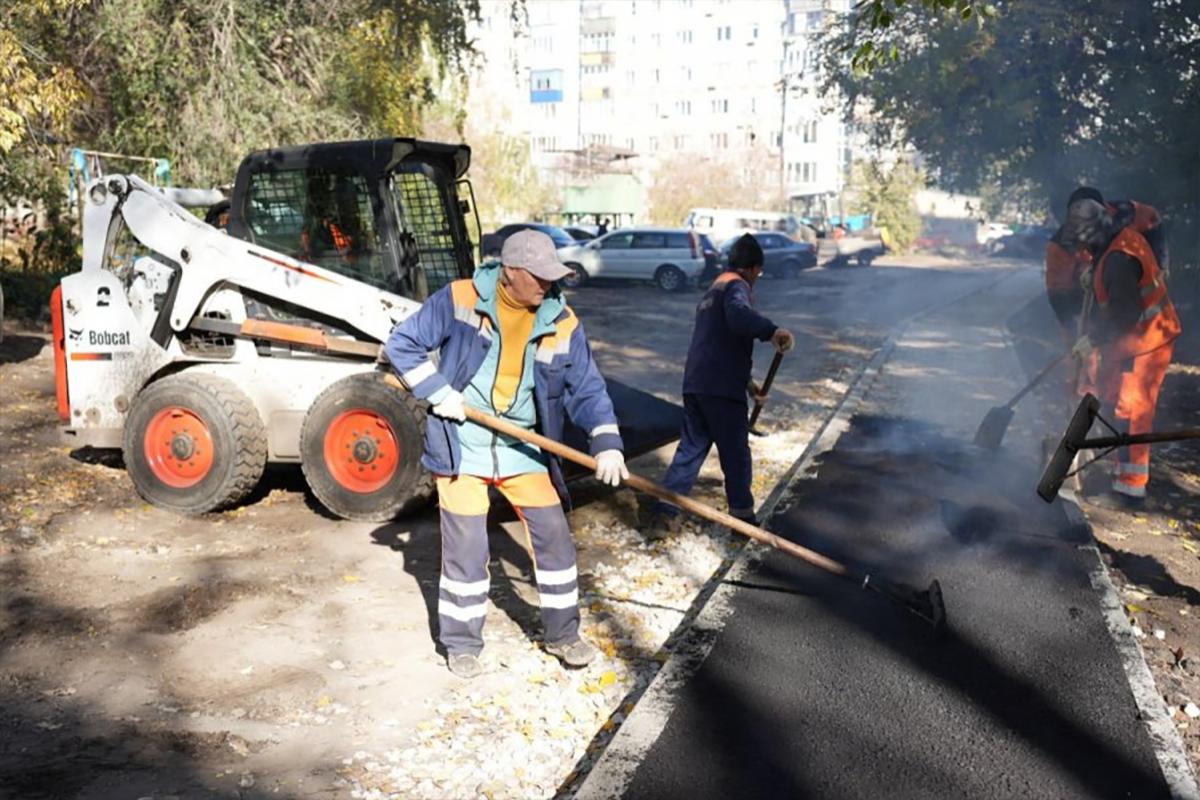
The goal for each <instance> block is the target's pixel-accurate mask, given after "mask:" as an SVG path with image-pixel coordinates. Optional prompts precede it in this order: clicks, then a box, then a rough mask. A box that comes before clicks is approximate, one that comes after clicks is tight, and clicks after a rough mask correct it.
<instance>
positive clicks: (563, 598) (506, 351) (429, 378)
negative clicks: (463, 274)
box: [384, 231, 629, 678]
mask: <svg viewBox="0 0 1200 800" xmlns="http://www.w3.org/2000/svg"><path fill="white" fill-rule="evenodd" d="M500 260H501V263H500V264H496V263H490V264H484V265H483V266H481V267H480V268H479V269H478V270H476V272H475V276H474V278H471V279H468V280H458V281H454V282H453V283H451V284H449V285H447V286H445V287H443V288H442V289H440V290H439V291H437V292H436V293H435V294H434V295H433V296H432V297H430V298H429V300H428V301H426V302H425V304H424V305H422V306H421V310H420V311H418V312H417V313H416V314H414V315H413V316H411V317H409V318H408V319H406V320H405V321H404V322H402V323H401V324H400V325H398V326H396V328H395V330H393V331H392V335H391V337H390V338H389V339H388V342H387V345H386V347H385V348H384V352H385V354H386V355H387V358H388V360H389V361H390V362H391V364H392V366H393V367H394V368H395V370H396V372H397V373H398V374H399V375H400V380H401V382H403V383H404V385H405V386H407V387H408V388H409V390H411V391H412V393H413V394H414V395H415V396H416V397H417V398H419V399H421V400H427V401H429V402H430V403H431V404H432V408H431V409H430V416H429V418H428V421H427V423H426V427H425V454H424V456H422V458H421V463H422V464H423V465H424V466H425V467H426V469H428V470H429V471H430V472H432V473H433V474H434V476H435V477H436V480H437V491H438V506H439V508H440V510H441V526H442V572H441V578H440V580H439V581H438V639H439V641H440V642H441V644H442V646H443V647H445V648H446V665H447V666H448V667H449V669H450V671H451V672H452V673H454V674H455V675H457V676H459V677H462V678H473V677H475V676H477V675H479V674H480V673H481V672H482V666H481V664H480V662H479V653H480V651H481V650H482V649H483V623H484V617H485V615H486V612H487V597H488V591H489V588H490V581H489V576H488V537H487V515H488V507H489V505H490V501H489V496H488V492H489V489H492V488H494V489H496V490H497V491H499V492H500V493H501V494H502V495H504V497H505V499H507V500H508V501H509V503H510V504H511V505H512V506H513V507H514V509H516V512H517V516H518V517H519V518H520V520H521V523H522V524H523V525H524V527H525V535H526V543H527V545H528V547H529V550H530V554H531V556H532V558H533V567H534V578H535V580H536V582H537V588H538V598H539V600H540V601H541V606H542V624H543V627H544V628H545V648H546V651H547V652H548V653H550V654H551V655H554V656H557V657H558V658H559V659H560V660H561V661H562V662H563V663H564V664H565V665H566V666H568V667H583V666H586V665H587V664H588V663H589V662H590V661H591V660H592V659H593V658H594V656H595V649H594V648H593V647H592V646H591V645H590V644H588V643H587V642H586V641H585V640H584V639H582V638H581V637H580V635H579V575H578V572H577V570H576V565H575V543H574V541H572V539H571V530H570V528H569V527H568V525H567V517H566V513H565V511H564V505H566V506H568V507H569V505H570V501H569V499H568V497H567V490H566V485H565V484H564V483H563V474H562V468H561V465H560V464H559V461H558V458H557V457H555V456H553V455H551V454H548V453H544V452H542V450H541V449H540V448H538V447H536V446H534V445H530V444H526V443H524V442H521V441H519V440H517V439H513V438H511V437H508V436H504V435H503V434H498V433H496V432H494V431H492V430H491V429H490V428H486V427H484V426H482V425H479V424H476V423H474V422H471V421H469V420H467V418H466V411H465V408H466V407H467V406H470V407H471V408H475V409H478V410H480V411H484V412H486V413H488V414H491V415H493V416H499V417H502V418H504V419H505V420H507V421H509V422H511V423H513V424H515V425H518V426H520V427H522V428H526V429H528V430H533V429H535V428H536V429H537V430H538V431H540V432H541V433H542V434H543V435H544V436H547V437H549V438H551V439H557V440H559V441H561V440H562V437H563V421H564V417H568V416H569V417H570V418H571V421H572V422H574V423H575V424H576V425H578V426H579V427H580V428H582V429H583V430H584V431H586V432H587V433H588V438H589V439H590V449H591V453H592V455H593V456H595V458H596V478H597V479H598V480H600V481H601V482H603V483H607V484H609V485H611V486H617V485H618V484H620V482H621V480H622V479H624V478H628V477H629V472H628V470H627V469H626V468H625V458H624V455H623V450H624V448H623V445H622V442H621V435H620V431H619V430H618V427H617V417H616V414H615V413H614V411H613V404H612V400H611V399H609V396H608V388H607V386H606V385H605V383H604V378H603V377H601V375H600V371H599V370H598V369H597V368H596V363H595V361H594V360H593V359H592V353H591V350H590V348H589V347H588V342H587V337H586V336H585V335H584V332H583V325H582V324H581V323H580V322H579V318H578V317H576V316H575V313H574V312H573V311H571V309H570V308H569V307H568V306H567V304H566V302H565V301H564V300H563V297H562V294H561V293H560V291H559V289H558V286H557V284H556V283H555V282H556V281H558V280H559V279H561V278H563V277H564V276H566V275H569V274H570V270H569V269H567V268H566V267H564V266H563V265H562V263H561V262H560V261H559V259H558V255H557V253H556V252H555V249H554V243H553V242H552V241H551V240H550V237H549V236H547V235H546V234H544V233H541V232H540V231H520V232H518V233H515V234H513V235H512V236H510V237H509V238H508V239H507V240H505V242H504V248H503V250H502V251H501V253H500ZM433 352H436V353H438V360H437V361H436V363H435V362H434V361H433V360H432V359H431V358H430V353H433Z"/></svg>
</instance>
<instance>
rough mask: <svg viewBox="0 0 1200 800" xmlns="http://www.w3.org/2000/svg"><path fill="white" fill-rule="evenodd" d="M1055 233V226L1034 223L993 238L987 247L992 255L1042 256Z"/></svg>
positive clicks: (1005, 256) (1012, 256) (1013, 256)
mask: <svg viewBox="0 0 1200 800" xmlns="http://www.w3.org/2000/svg"><path fill="white" fill-rule="evenodd" d="M1053 235H1054V228H1050V227H1047V226H1044V225H1033V226H1030V227H1028V228H1022V229H1021V230H1019V231H1017V232H1016V233H1010V234H1008V235H1007V236H1001V237H999V238H997V239H992V240H991V241H990V242H988V243H987V245H986V249H987V252H989V253H991V254H992V255H994V256H1001V257H1003V258H1041V257H1042V256H1044V255H1045V253H1046V243H1047V242H1049V241H1050V237H1051V236H1053Z"/></svg>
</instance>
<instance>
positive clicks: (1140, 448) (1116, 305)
mask: <svg viewBox="0 0 1200 800" xmlns="http://www.w3.org/2000/svg"><path fill="white" fill-rule="evenodd" d="M1136 208H1137V207H1136V206H1134V214H1133V216H1132V217H1130V215H1128V214H1125V215H1114V214H1113V213H1111V211H1110V208H1109V207H1106V206H1105V205H1104V204H1102V203H1100V202H1098V201H1097V200H1095V199H1092V198H1084V199H1081V200H1076V201H1075V202H1074V203H1072V204H1071V205H1070V207H1069V208H1068V212H1067V221H1066V223H1065V224H1064V226H1063V228H1064V231H1063V234H1064V240H1065V241H1066V242H1068V243H1074V244H1076V245H1077V246H1078V248H1079V249H1083V250H1086V251H1087V253H1088V255H1089V256H1090V257H1091V260H1092V262H1093V263H1094V264H1095V266H1094V267H1093V268H1092V269H1090V270H1088V271H1085V273H1084V276H1083V278H1084V282H1085V284H1086V285H1087V286H1089V287H1090V289H1091V291H1092V292H1093V293H1094V299H1095V308H1094V309H1093V313H1092V315H1091V318H1090V319H1089V321H1088V326H1087V330H1086V331H1085V332H1084V333H1083V334H1082V335H1081V336H1080V337H1079V338H1078V340H1077V341H1076V343H1075V346H1074V352H1075V354H1076V355H1077V356H1078V357H1080V359H1081V360H1083V361H1085V362H1086V361H1087V359H1089V358H1090V357H1091V355H1092V354H1093V353H1094V352H1098V354H1099V359H1100V367H1099V373H1098V387H1099V390H1100V399H1101V400H1102V401H1103V402H1104V404H1105V406H1106V408H1108V409H1110V410H1111V411H1112V414H1113V416H1114V418H1115V421H1116V425H1117V426H1118V428H1123V429H1124V431H1125V432H1127V433H1131V434H1138V433H1148V432H1150V430H1151V429H1152V427H1153V425H1154V413H1155V408H1156V406H1157V404H1158V393H1159V389H1160V388H1161V387H1162V382H1163V379H1164V378H1165V377H1166V374H1167V367H1168V366H1169V365H1170V363H1171V354H1172V351H1173V350H1174V347H1175V339H1176V338H1177V337H1178V336H1179V332H1180V329H1181V326H1180V322H1179V315H1178V314H1177V313H1176V311H1175V306H1174V304H1173V303H1172V302H1171V298H1170V296H1169V295H1168V293H1167V283H1166V274H1165V270H1164V269H1163V267H1162V264H1161V263H1160V261H1159V255H1158V254H1157V253H1156V252H1155V248H1154V247H1153V246H1152V245H1151V243H1150V241H1149V240H1148V239H1147V236H1146V233H1145V232H1143V231H1139V221H1138V219H1137V214H1136ZM1142 208H1149V207H1148V206H1142ZM1150 210H1151V211H1153V209H1150ZM1143 217H1144V218H1143V220H1142V222H1145V212H1143ZM1154 217H1155V218H1157V214H1155V215H1154ZM1122 223H1124V224H1122ZM1153 228H1154V230H1155V231H1156V232H1157V235H1158V236H1159V237H1161V235H1162V228H1161V225H1158V224H1155V225H1154V226H1153ZM1160 250H1161V248H1160ZM1161 252H1163V253H1164V254H1165V250H1163V251H1161ZM1149 481H1150V446H1149V445H1134V446H1132V447H1127V448H1120V449H1119V450H1118V451H1117V471H1116V475H1115V477H1114V480H1113V484H1112V489H1113V495H1111V496H1110V497H1109V498H1108V500H1106V501H1102V503H1101V504H1103V505H1118V506H1121V507H1140V506H1141V505H1143V504H1144V501H1145V497H1146V487H1147V485H1148V484H1149Z"/></svg>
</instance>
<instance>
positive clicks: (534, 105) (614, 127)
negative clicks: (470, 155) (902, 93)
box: [473, 0, 849, 207]
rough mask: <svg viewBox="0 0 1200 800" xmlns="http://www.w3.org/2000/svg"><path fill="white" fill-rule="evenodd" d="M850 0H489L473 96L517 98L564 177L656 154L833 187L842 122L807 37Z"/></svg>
mask: <svg viewBox="0 0 1200 800" xmlns="http://www.w3.org/2000/svg"><path fill="white" fill-rule="evenodd" d="M848 2H849V0H832V1H831V0H527V2H526V4H525V13H526V15H527V19H526V20H522V21H520V22H518V23H517V24H516V25H515V26H514V24H513V23H512V21H511V20H510V10H511V9H510V4H509V2H508V0H496V1H495V2H485V3H484V4H483V9H482V13H483V20H482V22H481V23H480V25H479V26H477V27H478V30H477V31H476V32H475V33H476V39H477V43H478V46H479V49H480V50H481V51H482V52H483V54H484V56H485V59H486V62H485V64H486V66H485V68H484V69H483V71H482V72H481V74H480V75H479V76H478V78H477V80H476V89H475V91H474V92H473V97H482V98H485V99H486V102H488V103H492V104H502V105H511V113H510V114H509V117H510V118H511V119H512V120H513V121H514V124H515V125H516V126H518V127H519V129H520V130H519V132H520V133H521V134H523V135H525V136H526V137H527V138H528V140H529V144H530V148H531V152H532V155H533V158H534V162H535V163H536V164H537V165H538V167H539V168H540V169H541V170H542V172H543V173H544V174H545V175H546V176H547V177H549V178H551V179H552V180H554V181H555V182H556V183H558V184H559V185H564V186H565V185H568V184H572V183H575V184H577V183H579V182H580V181H586V180H587V179H588V176H589V175H593V174H611V173H620V174H629V175H632V176H634V177H635V178H636V179H637V180H639V181H641V182H643V183H648V182H649V181H651V180H652V179H653V174H654V171H655V169H656V167H657V166H658V165H659V164H660V163H661V162H662V160H663V159H666V158H670V157H674V156H685V157H690V156H694V157H695V158H696V159H698V160H701V161H703V160H728V161H730V162H732V163H746V162H747V160H749V159H751V158H753V159H756V160H757V162H759V163H762V162H764V161H765V162H766V163H767V164H768V165H769V166H770V172H769V173H768V174H769V180H771V181H773V182H777V183H778V187H779V192H778V194H780V195H784V196H786V197H788V198H789V199H790V200H792V202H793V204H795V205H796V206H797V207H802V206H803V207H807V206H808V205H811V200H812V198H814V197H824V196H826V195H828V194H830V193H836V192H837V191H839V190H840V189H841V185H842V182H843V175H842V172H843V171H844V170H843V169H842V168H841V167H840V166H839V165H841V166H844V164H845V161H846V156H845V146H844V141H843V138H844V137H843V136H842V126H841V124H840V122H839V121H837V120H836V119H835V118H833V117H830V116H828V115H822V113H821V111H820V108H821V104H820V101H819V99H818V98H817V97H816V93H815V90H816V85H817V77H816V73H815V66H816V56H815V53H816V49H815V43H816V41H817V38H818V36H819V34H820V31H821V30H823V28H824V21H825V20H826V18H827V15H829V14H833V13H836V12H837V11H838V10H845V8H846V7H847V5H848Z"/></svg>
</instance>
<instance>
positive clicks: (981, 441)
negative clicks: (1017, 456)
mask: <svg viewBox="0 0 1200 800" xmlns="http://www.w3.org/2000/svg"><path fill="white" fill-rule="evenodd" d="M1013 415H1014V412H1013V409H1012V406H996V407H995V408H993V409H992V410H991V411H989V412H988V413H987V416H986V417H984V418H983V422H981V423H979V430H977V431H975V444H976V445H978V446H979V447H982V448H984V449H985V450H995V449H996V448H998V447H999V446H1000V443H1001V442H1003V441H1004V434H1005V432H1006V431H1008V423H1010V422H1012V418H1013Z"/></svg>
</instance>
